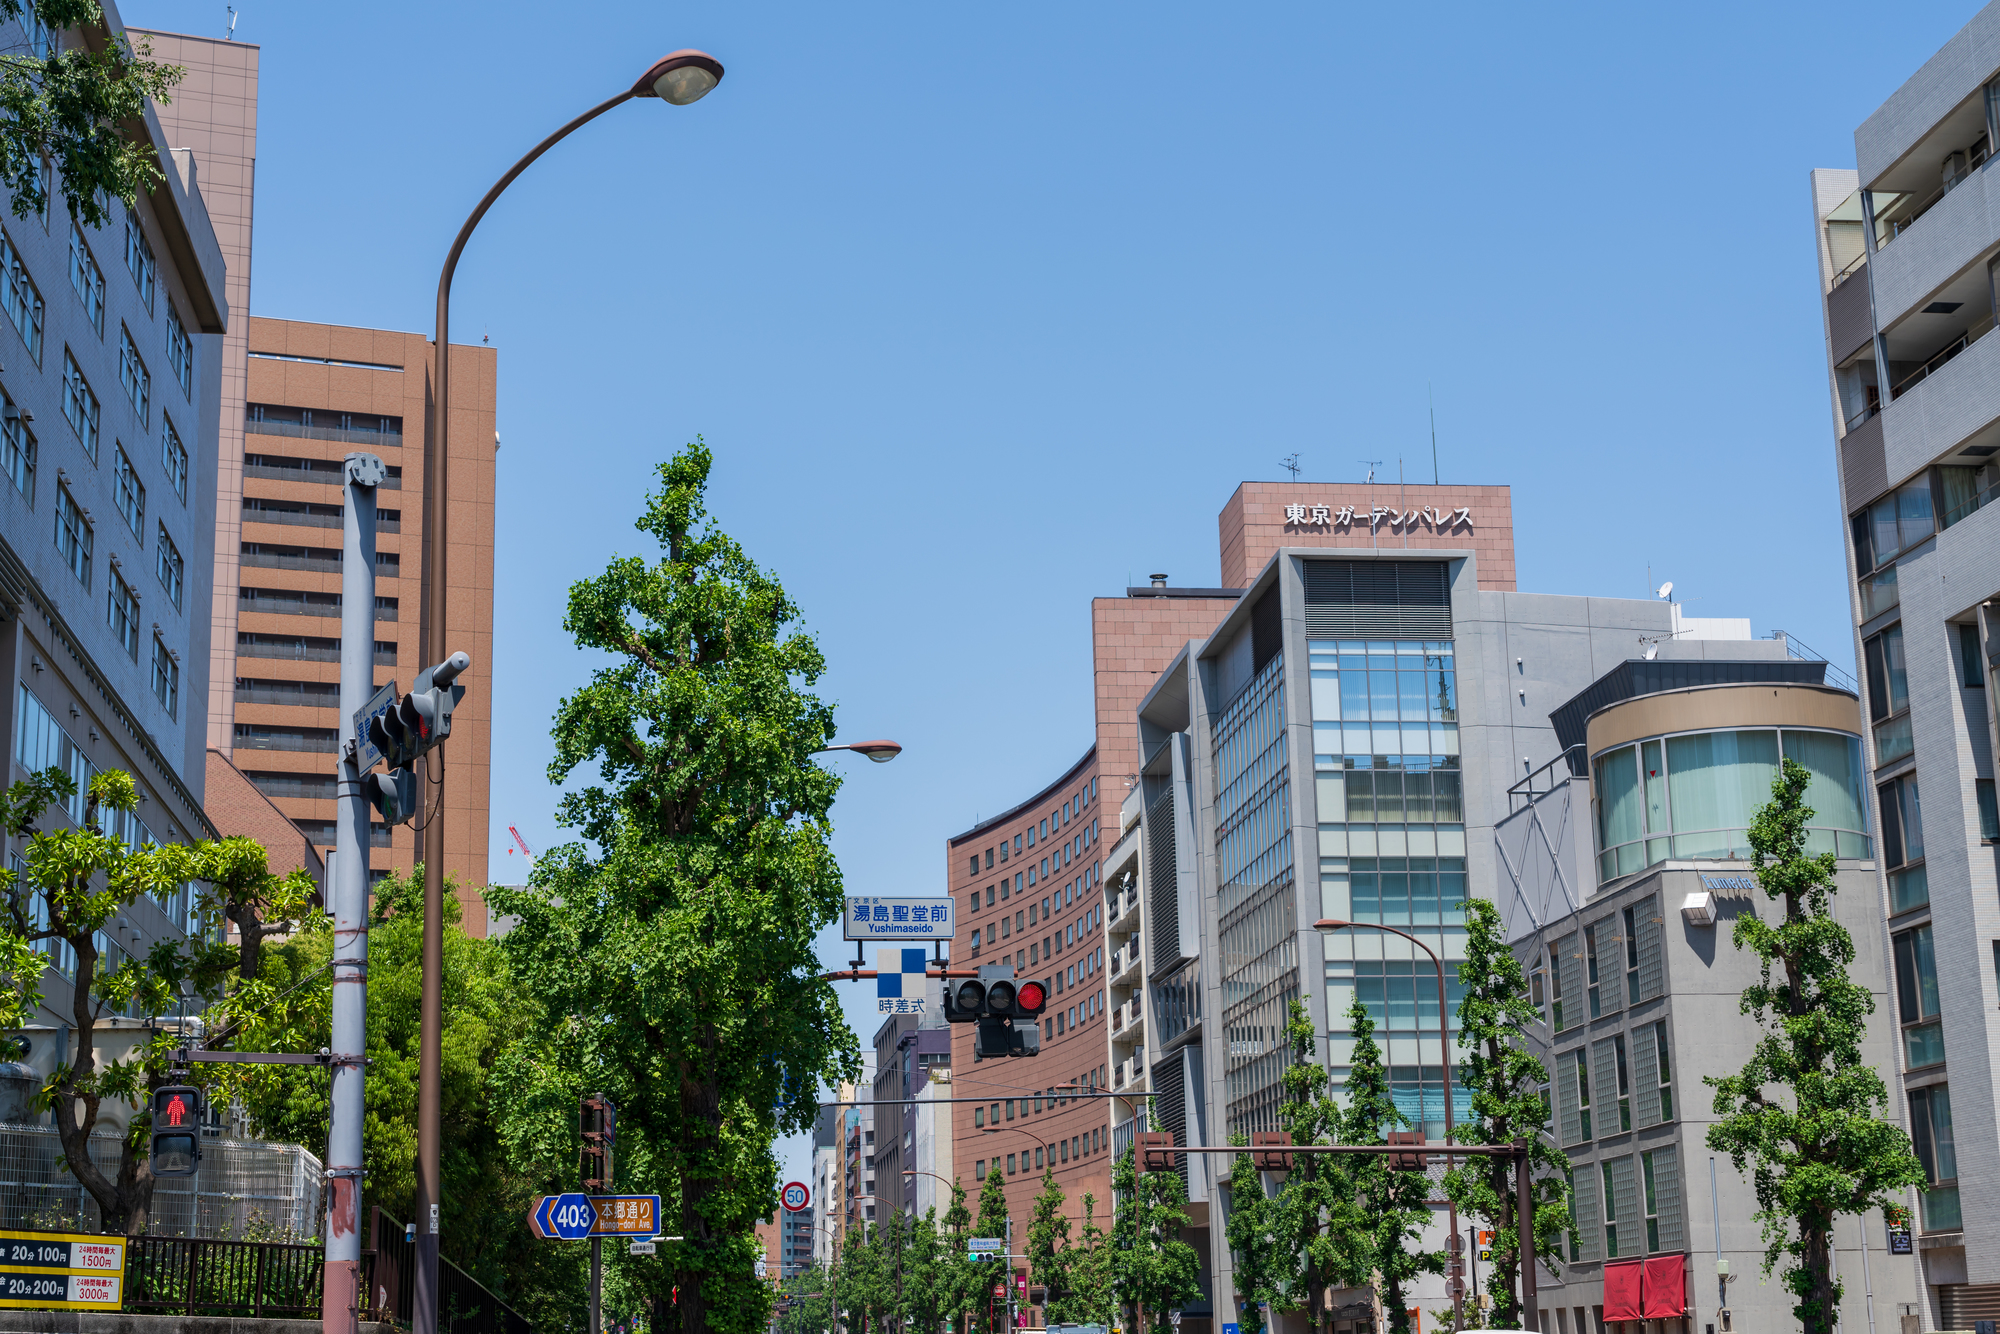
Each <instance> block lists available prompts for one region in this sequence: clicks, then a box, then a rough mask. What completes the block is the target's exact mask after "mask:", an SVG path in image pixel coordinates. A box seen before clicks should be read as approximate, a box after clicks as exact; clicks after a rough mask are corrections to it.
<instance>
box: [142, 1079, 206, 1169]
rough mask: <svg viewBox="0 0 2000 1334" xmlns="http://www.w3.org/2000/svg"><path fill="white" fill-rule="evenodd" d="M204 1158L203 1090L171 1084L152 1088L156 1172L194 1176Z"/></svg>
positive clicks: (154, 1164) (154, 1165)
mask: <svg viewBox="0 0 2000 1334" xmlns="http://www.w3.org/2000/svg"><path fill="white" fill-rule="evenodd" d="M200 1161H201V1090H200V1089H197V1088H192V1087H190V1086H188V1085H185V1084H169V1085H167V1086H166V1087H165V1088H158V1089H154V1090H153V1175H154V1176H156V1177H191V1176H193V1175H194V1171H195V1166H196V1164H198V1163H199V1162H200Z"/></svg>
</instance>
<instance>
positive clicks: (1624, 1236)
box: [1611, 1153, 1646, 1260]
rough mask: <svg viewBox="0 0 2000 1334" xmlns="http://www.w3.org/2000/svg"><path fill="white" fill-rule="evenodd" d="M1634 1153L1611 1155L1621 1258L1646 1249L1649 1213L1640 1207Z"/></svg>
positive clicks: (1612, 1183) (1612, 1188) (1640, 1253)
mask: <svg viewBox="0 0 2000 1334" xmlns="http://www.w3.org/2000/svg"><path fill="white" fill-rule="evenodd" d="M1633 1165H1634V1164H1633V1159H1632V1155H1631V1154H1629V1153H1628V1154H1626V1155H1625V1156H1624V1157H1623V1158H1613V1159H1611V1200H1612V1203H1613V1204H1615V1205H1616V1206H1617V1212H1618V1258H1619V1259H1621V1260H1622V1259H1624V1258H1625V1257H1626V1256H1628V1255H1644V1254H1645V1253H1646V1216H1645V1214H1643V1213H1642V1212H1640V1209H1639V1191H1638V1184H1637V1182H1636V1181H1635V1180H1634V1173H1633V1171H1632V1168H1633Z"/></svg>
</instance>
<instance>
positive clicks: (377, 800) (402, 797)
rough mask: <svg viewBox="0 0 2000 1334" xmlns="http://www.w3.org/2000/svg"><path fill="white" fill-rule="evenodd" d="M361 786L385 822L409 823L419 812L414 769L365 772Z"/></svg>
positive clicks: (369, 802)
mask: <svg viewBox="0 0 2000 1334" xmlns="http://www.w3.org/2000/svg"><path fill="white" fill-rule="evenodd" d="M377 721H378V722H379V721H380V720H379V719H378V720H377ZM361 788H362V790H363V791H364V792H366V793H367V794H368V804H369V805H370V806H373V807H374V808H375V813H376V814H377V815H379V816H381V817H382V823H383V824H407V823H408V822H409V819H410V817H411V816H413V815H415V814H416V813H417V775H416V772H415V771H414V770H412V769H407V768H403V769H388V770H385V771H384V772H382V773H370V774H363V775H362V776H361Z"/></svg>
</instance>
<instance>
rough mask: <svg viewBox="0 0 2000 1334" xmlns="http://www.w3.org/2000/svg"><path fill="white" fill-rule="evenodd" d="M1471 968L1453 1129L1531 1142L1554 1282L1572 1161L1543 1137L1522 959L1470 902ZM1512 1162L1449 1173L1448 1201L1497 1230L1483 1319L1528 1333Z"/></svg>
mask: <svg viewBox="0 0 2000 1334" xmlns="http://www.w3.org/2000/svg"><path fill="white" fill-rule="evenodd" d="M1463 907H1464V909H1465V914H1466V941H1465V961H1464V962H1463V963H1461V964H1459V966H1458V980H1459V983H1460V985H1461V986H1462V987H1463V989H1464V997H1463V999H1462V1000H1460V1001H1459V1004H1458V1031H1459V1043H1460V1046H1461V1049H1462V1050H1461V1052H1460V1054H1459V1056H1458V1065H1457V1071H1456V1073H1457V1076H1458V1081H1459V1083H1461V1084H1463V1085H1464V1086H1465V1087H1466V1088H1468V1089H1470V1090H1471V1091H1472V1119H1471V1120H1469V1121H1461V1122H1459V1123H1458V1124H1457V1125H1456V1126H1454V1127H1453V1138H1454V1139H1455V1140H1456V1141H1457V1142H1458V1143H1460V1144H1512V1143H1515V1142H1516V1141H1518V1140H1522V1139H1525V1140H1527V1141H1528V1144H1529V1161H1530V1164H1531V1169H1532V1176H1531V1178H1530V1180H1531V1183H1532V1184H1531V1185H1530V1187H1529V1194H1530V1196H1531V1198H1532V1200H1533V1203H1534V1211H1535V1254H1536V1255H1537V1256H1539V1257H1541V1260H1542V1263H1543V1265H1544V1266H1545V1267H1546V1268H1547V1269H1548V1272H1549V1273H1550V1275H1551V1276H1553V1277H1558V1278H1559V1277H1561V1270H1560V1269H1559V1268H1558V1266H1557V1255H1556V1246H1557V1242H1558V1238H1560V1236H1561V1235H1562V1234H1563V1233H1564V1232H1566V1231H1568V1230H1569V1226H1570V1217H1569V1189H1568V1185H1567V1183H1568V1180H1569V1177H1568V1173H1569V1155H1568V1154H1566V1153H1564V1152H1563V1151H1562V1150H1561V1149H1559V1148H1557V1147H1556V1146H1555V1144H1554V1143H1553V1142H1552V1141H1551V1140H1550V1139H1549V1137H1548V1136H1546V1135H1544V1134H1542V1133H1541V1129H1542V1126H1543V1123H1544V1122H1545V1121H1546V1120H1547V1119H1548V1109H1547V1108H1546V1107H1545V1106H1544V1105H1543V1103H1542V1094H1541V1087H1540V1086H1541V1083H1542V1080H1543V1079H1544V1078H1545V1077H1546V1076H1545V1075H1544V1074H1543V1071H1542V1065H1541V1062H1540V1061H1537V1060H1536V1059H1535V1058H1534V1056H1532V1055H1531V1054H1530V1053H1529V1051H1528V1048H1527V1035H1528V1032H1529V1030H1530V1029H1531V1028H1539V1027H1540V1025H1541V1015H1540V1013H1539V1012H1538V1011H1537V1010H1536V1009H1535V1006H1534V1003H1533V1001H1532V999H1531V998H1530V997H1529V995H1528V980H1527V977H1526V975H1525V974H1524V973H1523V972H1522V971H1521V963H1520V960H1518V959H1516V958H1515V957H1514V951H1513V950H1511V949H1509V948H1508V946H1507V933H1506V930H1505V928H1504V927H1503V926H1502V924H1501V921H1500V910H1499V909H1498V908H1495V907H1494V906H1493V905H1492V904H1491V903H1489V902H1487V901H1486V900H1484V899H1472V900H1470V901H1468V902H1467V903H1465V904H1464V905H1463ZM1515 1187H1516V1174H1515V1163H1514V1161H1513V1160H1512V1159H1509V1158H1475V1159H1472V1160H1471V1161H1469V1162H1467V1163H1466V1164H1465V1165H1463V1166H1460V1167H1454V1168H1452V1169H1451V1170H1450V1171H1448V1172H1446V1173H1445V1178H1444V1190H1445V1195H1446V1197H1447V1198H1449V1199H1450V1200H1451V1201H1452V1202H1453V1203H1455V1204H1456V1205H1457V1206H1458V1207H1459V1209H1460V1210H1462V1211H1463V1212H1464V1213H1466V1214H1467V1215H1468V1216H1470V1217H1472V1218H1476V1219H1478V1220H1479V1225H1480V1226H1481V1227H1484V1228H1486V1229H1488V1230H1490V1231H1491V1232H1492V1233H1493V1260H1492V1263H1491V1264H1490V1265H1488V1266H1487V1267H1486V1273H1485V1278H1486V1291H1487V1294H1488V1295H1489V1296H1491V1297H1492V1298H1493V1310H1492V1313H1491V1314H1490V1315H1489V1316H1486V1317H1483V1319H1484V1320H1485V1323H1487V1324H1490V1325H1493V1326H1494V1327H1495V1328H1499V1329H1519V1328H1521V1323H1520V1322H1521V1310H1520V1305H1519V1297H1518V1294H1517V1289H1516V1284H1517V1282H1518V1280H1519V1278H1520V1272H1521V1244H1520V1235H1521V1232H1520V1214H1519V1213H1518V1212H1517V1210H1518V1209H1519V1208H1520V1201H1519V1199H1518V1198H1517V1196H1518V1191H1517V1190H1516V1188H1515Z"/></svg>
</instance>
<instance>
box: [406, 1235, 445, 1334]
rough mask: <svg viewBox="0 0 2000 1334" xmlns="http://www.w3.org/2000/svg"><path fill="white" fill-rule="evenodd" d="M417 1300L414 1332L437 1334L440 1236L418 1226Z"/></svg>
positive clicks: (412, 1310) (412, 1317)
mask: <svg viewBox="0 0 2000 1334" xmlns="http://www.w3.org/2000/svg"><path fill="white" fill-rule="evenodd" d="M416 1260H417V1274H416V1284H415V1287H414V1291H415V1300H414V1302H413V1303H412V1305H411V1307H410V1328H411V1329H412V1330H413V1331H414V1334H437V1312H438V1236H437V1233H435V1232H426V1231H424V1230H423V1228H422V1226H421V1225H419V1227H418V1228H417V1249H416Z"/></svg>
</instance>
